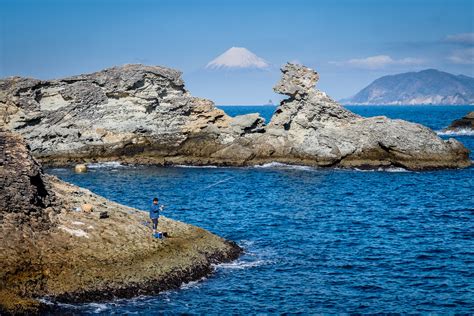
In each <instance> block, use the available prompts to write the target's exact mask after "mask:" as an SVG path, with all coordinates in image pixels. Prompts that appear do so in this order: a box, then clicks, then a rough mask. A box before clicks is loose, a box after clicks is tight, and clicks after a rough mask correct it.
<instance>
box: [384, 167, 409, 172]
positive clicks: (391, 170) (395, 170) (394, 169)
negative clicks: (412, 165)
mask: <svg viewBox="0 0 474 316" xmlns="http://www.w3.org/2000/svg"><path fill="white" fill-rule="evenodd" d="M377 171H383V172H411V171H410V170H407V169H405V168H402V167H390V168H385V169H384V168H379V169H377Z"/></svg>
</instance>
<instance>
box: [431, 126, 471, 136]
mask: <svg viewBox="0 0 474 316" xmlns="http://www.w3.org/2000/svg"><path fill="white" fill-rule="evenodd" d="M436 134H438V135H439V136H474V130H472V129H469V128H462V129H457V130H453V131H447V130H441V131H436Z"/></svg>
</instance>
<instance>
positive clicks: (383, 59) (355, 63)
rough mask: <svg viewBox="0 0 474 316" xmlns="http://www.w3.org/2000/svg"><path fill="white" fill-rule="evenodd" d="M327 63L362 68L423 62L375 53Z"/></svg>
mask: <svg viewBox="0 0 474 316" xmlns="http://www.w3.org/2000/svg"><path fill="white" fill-rule="evenodd" d="M329 63H330V64H333V65H336V66H348V67H354V68H362V69H382V68H386V67H389V66H409V65H421V64H423V63H424V60H423V59H419V58H412V57H406V58H401V59H393V58H392V57H390V56H388V55H377V56H370V57H366V58H353V59H349V60H345V61H330V62H329Z"/></svg>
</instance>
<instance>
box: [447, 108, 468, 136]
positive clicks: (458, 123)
mask: <svg viewBox="0 0 474 316" xmlns="http://www.w3.org/2000/svg"><path fill="white" fill-rule="evenodd" d="M447 130H450V131H455V130H474V111H473V112H469V113H467V114H466V116H464V117H462V118H460V119H457V120H454V121H453V122H452V123H451V125H449V127H448V128H447Z"/></svg>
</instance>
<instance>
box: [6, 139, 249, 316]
mask: <svg viewBox="0 0 474 316" xmlns="http://www.w3.org/2000/svg"><path fill="white" fill-rule="evenodd" d="M0 157H1V160H0V179H1V184H2V187H1V191H0V203H1V204H0V313H2V312H6V313H31V312H35V311H36V312H37V311H39V310H41V309H42V308H44V307H45V306H44V304H42V303H40V302H39V301H38V300H36V299H37V298H41V297H48V298H49V299H50V300H51V301H53V302H55V301H63V302H82V301H98V300H104V299H111V298H114V297H132V296H137V295H142V294H147V293H149V294H151V293H157V292H160V291H163V290H167V289H171V288H177V287H179V286H180V285H181V284H182V283H183V282H188V281H191V280H197V279H199V278H201V277H203V276H206V275H208V274H209V273H211V272H212V267H211V264H213V263H218V262H225V261H230V260H232V259H235V258H236V257H237V256H238V255H239V254H240V252H241V249H240V248H239V247H238V246H237V245H236V244H234V243H232V242H228V241H226V240H224V239H222V238H220V237H218V236H215V235H213V234H211V233H209V232H207V231H205V230H203V229H201V228H198V227H194V226H191V225H187V224H184V223H180V222H177V221H174V220H171V219H168V218H165V217H161V219H160V223H159V229H160V230H162V231H166V232H168V234H169V238H166V239H163V240H156V239H153V238H152V237H151V228H150V227H149V224H147V221H149V219H148V214H147V212H142V211H139V210H136V209H133V208H129V207H126V206H123V205H120V204H117V203H114V202H111V201H108V200H106V199H105V198H103V197H100V196H98V195H96V194H93V193H92V192H90V191H88V190H85V189H81V188H79V187H76V186H74V185H71V184H68V183H66V182H63V181H61V180H59V179H57V178H55V177H52V176H48V175H45V174H43V172H42V170H41V166H40V165H39V164H38V163H37V162H36V161H35V160H34V159H33V158H32V156H31V155H30V153H29V151H28V148H27V146H26V144H25V142H24V141H23V140H22V139H21V137H19V136H18V135H15V134H13V133H11V132H1V133H0ZM86 204H89V205H91V206H93V208H92V211H91V212H83V211H82V210H81V206H83V205H86ZM102 212H107V214H108V216H109V217H108V218H104V219H101V218H100V214H101V213H102ZM2 314H3V313H2Z"/></svg>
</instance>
